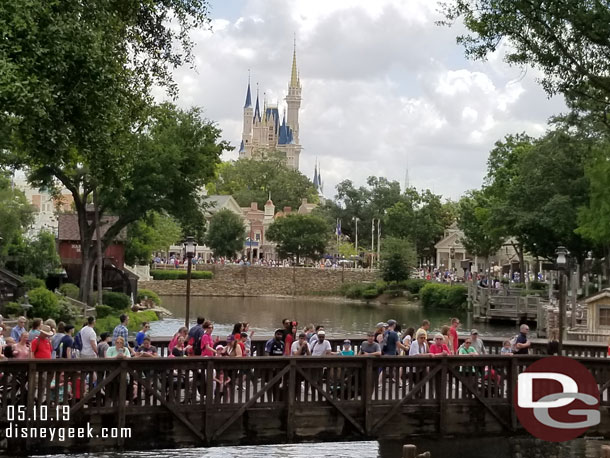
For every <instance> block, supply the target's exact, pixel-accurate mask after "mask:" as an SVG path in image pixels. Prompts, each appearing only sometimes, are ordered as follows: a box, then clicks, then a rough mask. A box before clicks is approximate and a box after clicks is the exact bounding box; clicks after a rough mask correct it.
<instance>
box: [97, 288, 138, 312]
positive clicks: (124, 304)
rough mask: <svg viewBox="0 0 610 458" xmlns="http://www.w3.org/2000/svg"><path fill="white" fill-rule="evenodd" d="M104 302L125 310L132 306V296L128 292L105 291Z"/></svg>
mask: <svg viewBox="0 0 610 458" xmlns="http://www.w3.org/2000/svg"><path fill="white" fill-rule="evenodd" d="M102 302H103V303H104V304H106V305H109V306H110V307H112V308H113V309H115V310H125V309H127V308H128V307H130V306H131V298H130V297H129V296H128V295H127V294H123V293H114V292H112V291H104V292H103V293H102Z"/></svg>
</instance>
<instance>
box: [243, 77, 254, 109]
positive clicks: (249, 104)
mask: <svg viewBox="0 0 610 458" xmlns="http://www.w3.org/2000/svg"><path fill="white" fill-rule="evenodd" d="M251 107H252V97H251V95H250V69H248V91H247V92H246V103H245V104H244V108H251Z"/></svg>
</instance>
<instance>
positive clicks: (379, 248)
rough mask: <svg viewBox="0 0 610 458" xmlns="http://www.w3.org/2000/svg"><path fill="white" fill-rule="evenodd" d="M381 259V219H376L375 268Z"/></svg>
mask: <svg viewBox="0 0 610 458" xmlns="http://www.w3.org/2000/svg"><path fill="white" fill-rule="evenodd" d="M380 259H381V219H380V218H377V268H378V269H379V260H380Z"/></svg>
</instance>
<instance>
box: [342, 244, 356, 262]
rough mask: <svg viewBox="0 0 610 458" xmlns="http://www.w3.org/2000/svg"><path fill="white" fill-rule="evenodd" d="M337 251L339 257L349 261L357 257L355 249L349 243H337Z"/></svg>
mask: <svg viewBox="0 0 610 458" xmlns="http://www.w3.org/2000/svg"><path fill="white" fill-rule="evenodd" d="M337 251H338V252H339V254H340V255H341V257H343V258H346V259H349V258H351V257H354V256H358V252H357V251H356V247H354V244H353V243H350V242H339V246H338V247H337Z"/></svg>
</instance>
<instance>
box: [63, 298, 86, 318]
mask: <svg viewBox="0 0 610 458" xmlns="http://www.w3.org/2000/svg"><path fill="white" fill-rule="evenodd" d="M82 312H83V311H82V309H80V308H79V307H77V306H76V305H72V304H71V303H70V302H68V301H67V300H65V299H59V319H58V321H63V322H64V323H70V324H76V320H78V318H79V317H80V316H81V315H82Z"/></svg>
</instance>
